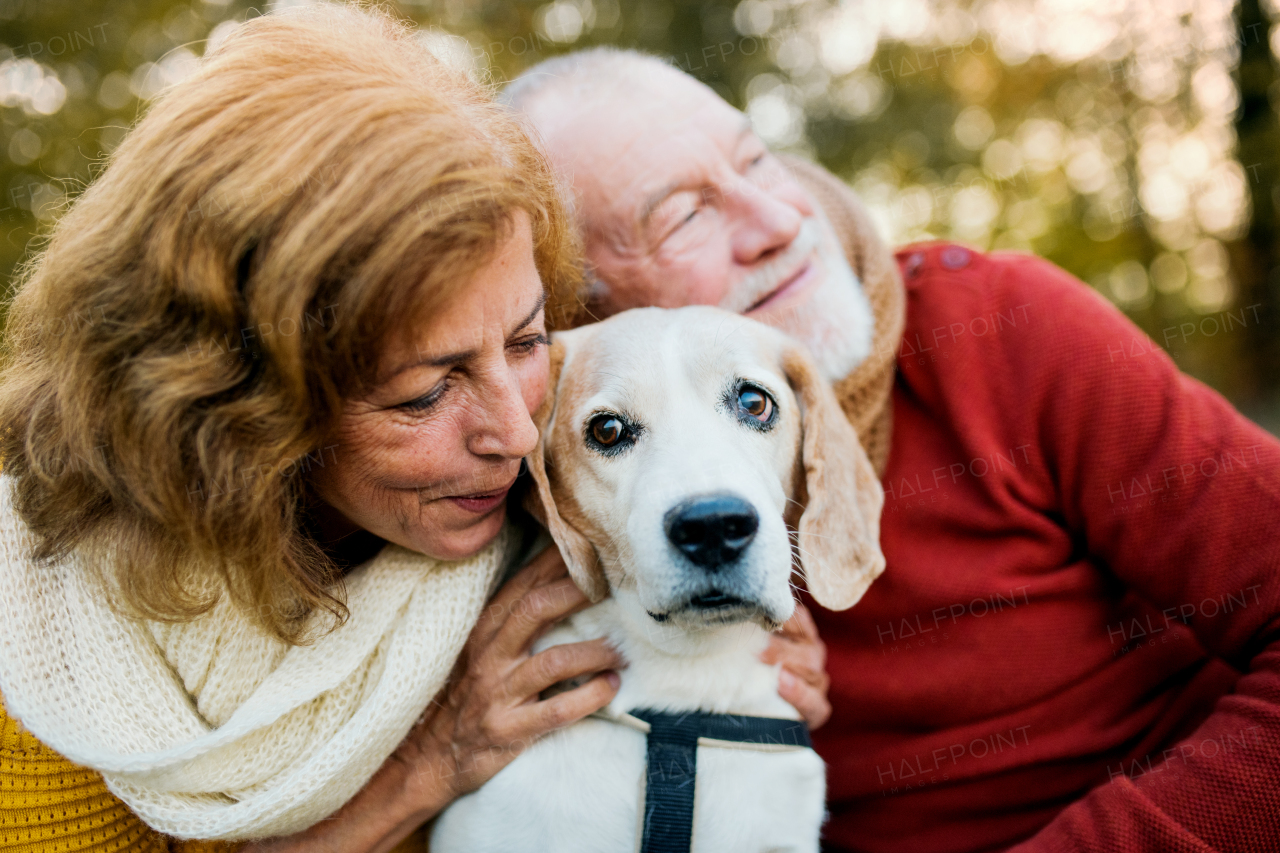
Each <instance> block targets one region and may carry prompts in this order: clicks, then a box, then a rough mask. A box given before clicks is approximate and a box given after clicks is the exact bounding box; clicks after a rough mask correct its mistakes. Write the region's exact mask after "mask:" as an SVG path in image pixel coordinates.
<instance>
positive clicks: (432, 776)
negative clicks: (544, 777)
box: [392, 546, 622, 802]
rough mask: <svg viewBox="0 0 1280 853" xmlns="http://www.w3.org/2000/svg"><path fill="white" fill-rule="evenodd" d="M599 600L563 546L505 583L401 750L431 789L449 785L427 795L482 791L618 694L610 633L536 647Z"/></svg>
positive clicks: (617, 663) (401, 755)
mask: <svg viewBox="0 0 1280 853" xmlns="http://www.w3.org/2000/svg"><path fill="white" fill-rule="evenodd" d="M589 603H590V602H589V601H588V600H587V598H586V596H584V595H583V594H582V592H581V591H580V590H579V589H578V588H577V586H575V585H574V583H573V581H572V580H570V579H569V576H568V572H567V570H566V569H565V565H564V561H563V560H562V559H561V557H560V552H559V551H558V550H556V548H555V547H554V546H552V547H550V548H547V549H546V550H545V551H543V552H542V553H541V554H539V555H538V556H537V557H535V558H534V559H533V561H532V562H530V564H529V565H528V566H526V567H525V568H524V569H523V570H522V571H521V572H520V574H518V575H516V576H515V577H514V578H512V579H511V580H510V581H509V582H508V583H507V584H506V585H505V586H504V587H503V588H502V589H501V590H500V591H499V592H498V594H497V595H496V596H495V597H494V599H493V601H491V602H490V603H489V605H488V607H486V608H485V611H484V613H483V614H482V615H481V617H480V621H479V622H477V623H476V626H475V628H474V629H473V630H472V632H471V637H470V639H469V640H468V641H467V645H466V647H465V648H464V649H463V651H462V655H461V656H460V657H459V659H458V664H457V667H456V668H455V670H454V675H453V677H451V678H450V680H449V685H448V687H447V688H446V690H445V691H444V695H443V696H442V697H441V699H440V700H439V701H438V702H437V703H435V704H433V705H432V706H431V707H430V708H428V709H427V712H426V714H425V715H424V716H423V719H422V721H421V722H420V723H419V724H418V725H417V726H416V727H415V728H414V730H413V731H412V732H410V734H409V736H408V737H407V738H406V739H405V742H404V743H403V744H402V745H401V747H400V749H398V750H397V751H396V753H395V754H394V755H393V756H392V758H393V759H398V760H400V761H403V762H405V763H406V765H408V766H409V767H412V768H414V770H415V772H416V773H418V774H420V775H421V774H424V773H425V774H427V776H426V778H424V779H423V780H422V781H423V783H424V784H425V786H426V788H428V789H431V788H435V789H440V790H439V791H433V790H428V791H424V793H423V796H424V798H425V799H428V800H429V799H431V798H432V797H439V796H440V794H441V792H442V793H443V795H444V796H445V797H446V798H447V799H446V802H448V801H452V800H453V799H454V798H455V797H458V796H461V795H462V794H465V793H468V792H470V791H474V790H475V789H476V788H478V787H480V786H481V785H482V784H484V783H485V782H486V781H488V780H489V778H490V777H492V776H493V775H494V774H495V773H497V772H498V771H499V770H501V769H502V768H503V767H505V766H506V765H507V764H509V763H510V762H511V761H512V760H513V759H514V758H515V757H516V756H517V755H519V754H520V753H521V752H522V751H523V750H524V749H525V748H526V747H528V746H529V745H530V744H532V743H533V742H534V741H536V740H537V739H538V738H539V737H541V736H542V735H544V734H546V733H547V732H549V731H551V730H553V729H557V728H560V727H561V726H566V725H568V724H569V723H572V722H575V721H576V720H580V719H582V718H583V717H585V716H587V715H588V714H590V713H592V712H594V711H598V710H599V709H600V708H603V707H604V706H605V705H607V704H608V703H609V700H611V699H612V698H613V697H614V695H615V694H616V693H617V692H618V684H619V680H618V675H617V673H615V672H611V671H608V670H612V669H615V668H617V667H619V666H621V665H622V659H621V658H620V657H619V656H618V653H617V652H616V651H614V650H613V648H611V647H610V646H608V645H606V644H605V642H604V640H590V641H587V642H581V643H571V644H568V645H563V646H554V647H552V648H549V649H545V650H544V651H542V652H539V653H538V654H536V655H533V656H532V657H530V656H529V647H530V646H532V645H533V643H534V641H535V640H536V639H537V638H538V637H539V636H541V635H542V634H543V633H544V632H545V631H546V630H547V629H548V628H549V627H551V626H552V625H554V624H555V623H556V622H559V621H560V620H561V619H564V618H565V617H566V616H568V615H570V614H571V613H574V612H576V611H578V610H581V609H582V608H583V607H585V606H587V605H588V604H589ZM593 673H599V674H598V675H595V676H594V677H592V678H590V679H589V680H588V681H586V683H584V684H582V685H581V686H578V687H575V688H573V689H571V690H566V691H564V692H562V693H558V694H556V695H555V696H552V697H550V698H548V699H539V694H541V693H542V692H543V691H544V690H546V689H547V688H549V687H551V686H552V685H554V684H557V683H559V682H561V681H565V680H567V679H572V678H578V677H581V676H588V675H591V674H593ZM437 780H438V782H437ZM440 783H443V784H440Z"/></svg>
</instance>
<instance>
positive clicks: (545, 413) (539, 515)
mask: <svg viewBox="0 0 1280 853" xmlns="http://www.w3.org/2000/svg"><path fill="white" fill-rule="evenodd" d="M549 352H550V355H551V378H550V381H548V383H547V396H546V398H545V399H544V400H543V401H542V405H541V406H539V407H538V411H536V412H535V413H534V415H533V422H534V423H535V424H537V427H538V446H537V447H535V448H534V450H533V453H531V454H530V455H529V456H527V457H526V458H525V464H526V465H528V467H529V474H530V475H532V477H533V483H534V486H535V488H534V489H532V490H531V491H530V492H529V494H528V495H527V497H526V498H525V509H526V510H527V511H528V512H529V514H530V515H532V516H533V517H534V518H536V519H537V520H538V521H540V522H541V523H542V524H543V526H545V527H546V528H547V530H548V532H550V533H551V538H552V539H553V540H555V543H556V546H557V547H558V548H559V549H560V554H561V556H563V557H564V562H565V565H567V566H568V567H569V576H570V577H571V578H573V582H574V583H576V584H577V585H578V588H579V589H581V590H582V591H583V593H585V594H586V596H587V598H590V599H591V600H592V601H599V600H600V599H602V598H604V597H605V594H606V593H607V592H608V591H609V584H608V581H606V580H605V577H604V572H603V571H602V570H601V567H600V558H599V555H597V554H596V549H595V546H593V545H592V544H591V543H590V542H588V541H587V537H585V536H583V535H582V533H581V532H580V531H579V530H578V529H577V528H576V527H574V526H573V525H571V524H569V523H568V522H566V521H565V520H564V518H563V517H561V515H560V511H559V510H558V509H557V508H556V500H555V495H556V493H557V492H559V493H561V494H562V495H564V494H565V489H564V488H563V486H562V483H561V477H560V476H559V474H560V473H561V472H559V471H557V469H556V460H555V459H554V458H553V457H552V455H551V454H550V453H549V452H548V448H549V447H550V446H551V444H552V441H551V433H552V432H553V431H554V426H555V411H556V397H557V395H558V391H559V388H560V374H561V372H562V371H563V369H564V362H565V347H564V342H563V341H561V340H557V339H556V337H555V336H553V337H552V340H551V346H550V347H549ZM566 498H567V496H566Z"/></svg>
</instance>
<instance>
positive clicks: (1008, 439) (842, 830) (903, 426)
mask: <svg viewBox="0 0 1280 853" xmlns="http://www.w3.org/2000/svg"><path fill="white" fill-rule="evenodd" d="M898 259H899V263H900V264H901V265H902V269H903V277H904V280H905V282H906V287H907V325H906V333H905V335H904V337H903V341H902V345H901V351H900V352H899V354H898V374H897V381H896V385H895V387H894V391H893V418H894V421H893V439H892V441H893V443H892V448H891V451H890V457H889V464H888V470H887V472H886V474H885V478H884V487H885V493H886V494H885V509H884V517H883V521H882V542H883V547H884V553H885V556H886V558H887V561H888V568H887V569H886V570H885V573H884V575H883V576H882V577H881V578H880V579H879V580H877V581H876V582H875V583H874V584H873V585H872V587H871V589H870V591H869V592H868V593H867V595H866V597H865V598H864V599H863V600H862V601H861V602H860V603H859V604H858V605H857V606H856V607H854V608H853V609H852V610H849V611H846V612H843V613H833V612H830V611H824V610H822V609H821V608H820V607H817V606H816V605H815V604H814V603H813V602H812V600H809V601H807V603H808V605H809V606H810V607H811V608H812V609H813V610H814V613H815V617H816V619H817V623H818V628H819V631H820V632H821V634H822V637H823V639H824V640H825V641H826V643H827V647H828V652H829V660H828V669H829V671H830V675H831V703H832V706H833V708H834V713H833V715H832V718H831V721H830V722H829V723H827V725H826V726H824V727H823V728H821V729H819V730H818V731H817V732H815V733H814V735H815V737H814V740H815V744H816V747H817V749H818V751H819V752H820V753H821V755H822V757H823V758H824V759H826V761H827V763H828V784H829V796H830V809H831V820H830V822H829V823H828V824H827V827H826V829H825V831H824V836H825V838H826V842H825V843H826V845H827V847H826V848H824V849H827V850H858V851H893V853H913V851H921V853H924V851H929V853H934V851H939V853H940V851H979V850H1003V849H1006V848H1008V847H1010V846H1011V845H1014V844H1016V843H1017V842H1024V843H1023V844H1021V845H1019V846H1018V847H1017V851H1018V853H1032V851H1036V853H1040V851H1067V850H1072V851H1076V850H1080V851H1083V850H1089V851H1152V853H1155V852H1156V851H1160V853H1169V851H1183V850H1186V851H1209V850H1215V851H1264V850H1280V536H1278V535H1277V533H1278V532H1280V443H1278V442H1277V441H1276V439H1275V438H1273V437H1272V436H1270V435H1269V434H1267V433H1266V432H1264V431H1263V430H1261V429H1259V428H1258V427H1256V426H1255V425H1253V424H1252V423H1250V422H1249V421H1247V420H1246V419H1245V418H1244V417H1242V416H1241V415H1240V414H1239V413H1237V412H1236V411H1235V410H1234V409H1233V408H1232V407H1231V406H1230V405H1229V404H1228V403H1227V402H1226V401H1225V400H1223V399H1222V398H1221V397H1220V396H1219V395H1218V394H1216V393H1215V392H1213V391H1212V390H1210V389H1209V388H1206V387H1205V386H1204V385H1202V384H1200V383H1198V382H1196V381H1195V380H1192V379H1190V378H1188V377H1187V376H1184V375H1183V374H1182V373H1180V372H1179V371H1178V370H1177V368H1175V367H1174V365H1173V364H1172V362H1171V361H1170V360H1169V358H1168V357H1167V356H1166V355H1165V354H1164V352H1163V351H1161V349H1160V347H1159V346H1157V345H1156V344H1154V343H1153V342H1152V341H1151V340H1150V339H1149V338H1147V337H1146V336H1145V335H1144V334H1143V333H1142V332H1141V331H1139V330H1138V329H1137V328H1136V327H1135V326H1134V325H1133V324H1131V323H1130V322H1129V321H1128V320H1127V319H1125V317H1124V316H1123V315H1122V314H1120V312H1118V311H1116V310H1115V309H1114V308H1112V307H1111V306H1110V305H1109V304H1107V303H1106V302H1105V301H1104V300H1103V299H1101V298H1100V297H1099V296H1097V295H1096V294H1095V293H1093V292H1092V291H1091V290H1090V289H1089V288H1087V287H1086V286H1084V285H1083V284H1081V283H1080V282H1079V281H1077V280H1076V279H1074V278H1072V277H1071V276H1070V275H1068V274H1067V273H1065V272H1063V271H1062V270H1060V269H1058V268H1056V267H1054V266H1053V265H1051V264H1049V263H1047V262H1045V261H1043V260H1039V259H1036V258H1033V257H1027V256H1021V255H1002V254H995V255H981V254H978V253H973V252H970V251H968V250H966V249H962V248H960V247H958V246H954V245H938V244H934V245H928V246H918V247H911V248H908V249H904V250H903V251H902V252H901V253H899V255H898ZM1216 322H1217V323H1218V334H1231V333H1232V332H1231V331H1230V330H1228V328H1227V327H1228V325H1229V326H1230V329H1233V330H1235V333H1239V328H1240V327H1241V326H1242V325H1244V324H1246V323H1252V322H1256V318H1254V317H1252V316H1251V315H1248V314H1247V312H1245V313H1240V312H1236V313H1233V314H1231V315H1230V316H1227V315H1218V316H1217V317H1216ZM1211 325H1212V324H1211V323H1209V322H1208V321H1206V322H1205V323H1204V324H1202V325H1200V326H1198V327H1197V328H1196V330H1195V332H1194V333H1195V334H1209V333H1211V332H1213V329H1212V328H1211ZM1178 333H1179V334H1181V333H1182V331H1181V330H1179V332H1178Z"/></svg>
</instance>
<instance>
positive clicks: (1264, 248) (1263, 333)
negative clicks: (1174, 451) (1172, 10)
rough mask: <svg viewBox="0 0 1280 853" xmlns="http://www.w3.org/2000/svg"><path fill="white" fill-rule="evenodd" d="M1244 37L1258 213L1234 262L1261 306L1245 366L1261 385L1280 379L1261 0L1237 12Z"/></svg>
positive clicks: (1244, 122) (1249, 165)
mask: <svg viewBox="0 0 1280 853" xmlns="http://www.w3.org/2000/svg"><path fill="white" fill-rule="evenodd" d="M1236 16H1237V21H1238V30H1239V32H1240V37H1241V52H1240V64H1239V66H1238V67H1237V70H1236V78H1237V80H1238V85H1239V87H1240V109H1239V111H1238V112H1237V113H1236V135H1237V137H1238V139H1239V141H1240V142H1239V144H1240V149H1239V150H1240V153H1239V157H1240V162H1241V163H1242V164H1243V165H1244V167H1245V170H1246V172H1247V173H1248V175H1249V196H1250V200H1251V207H1252V214H1253V215H1252V217H1251V219H1250V221H1249V231H1248V233H1247V234H1246V236H1245V238H1244V239H1243V240H1241V241H1240V242H1239V243H1238V244H1236V246H1235V247H1233V248H1235V249H1236V251H1235V252H1233V260H1234V261H1235V262H1236V265H1237V268H1238V269H1239V270H1240V280H1241V300H1240V301H1241V303H1242V304H1245V305H1258V306H1261V307H1260V309H1259V315H1260V317H1261V321H1260V322H1258V323H1255V324H1254V325H1253V326H1251V327H1249V329H1248V334H1247V335H1246V337H1245V340H1246V342H1247V351H1246V354H1245V361H1244V365H1242V366H1247V367H1248V368H1251V369H1252V370H1251V372H1252V376H1251V377H1250V378H1251V379H1252V381H1253V383H1254V385H1255V387H1267V386H1270V387H1275V385H1276V384H1277V382H1280V334H1277V332H1276V323H1277V318H1280V221H1278V219H1277V207H1280V156H1278V152H1280V122H1277V120H1276V110H1275V107H1274V104H1275V102H1276V100H1277V99H1280V78H1278V77H1277V74H1276V60H1275V55H1274V54H1273V52H1272V48H1271V43H1272V41H1271V40H1272V35H1273V34H1272V26H1271V21H1270V20H1269V19H1268V18H1267V16H1266V14H1264V12H1263V9H1262V4H1261V3H1260V2H1259V0H1241V2H1240V4H1239V7H1238V8H1237V11H1236Z"/></svg>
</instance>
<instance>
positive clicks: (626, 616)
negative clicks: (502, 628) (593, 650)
mask: <svg viewBox="0 0 1280 853" xmlns="http://www.w3.org/2000/svg"><path fill="white" fill-rule="evenodd" d="M628 609H629V608H627V607H626V606H625V605H623V604H620V603H619V602H618V601H617V600H615V599H613V598H609V599H606V600H604V601H602V602H601V603H600V604H597V605H595V606H594V607H591V608H589V609H587V610H584V611H582V612H581V613H579V614H577V615H576V616H574V617H573V618H572V619H570V620H568V621H567V622H566V623H565V624H563V625H562V626H560V627H558V628H557V629H556V630H555V631H553V632H551V633H549V634H548V635H547V636H546V637H544V638H543V639H542V640H541V641H539V643H538V646H537V649H542V648H546V647H548V646H552V645H557V644H560V643H569V642H576V641H578V640H584V639H591V638H594V637H599V636H608V637H609V638H610V639H611V640H612V641H613V642H614V643H615V644H616V645H617V646H618V648H619V649H620V650H621V651H622V652H623V653H624V655H625V656H626V657H627V659H628V660H629V662H630V665H629V666H628V668H627V669H626V670H624V671H623V672H622V687H621V689H620V690H619V691H618V695H617V696H616V697H615V698H614V701H613V702H612V703H610V705H609V708H610V709H611V710H613V711H616V712H619V713H620V712H624V711H628V710H631V709H633V708H654V709H658V710H669V711H682V710H694V709H701V710H706V711H713V712H716V713H734V714H748V715H752V716H761V717H785V718H789V719H796V718H797V714H796V712H795V709H794V708H792V707H791V706H790V705H789V704H787V703H786V702H785V701H784V700H783V699H781V698H780V697H779V696H778V694H777V688H776V685H777V677H778V671H777V667H776V666H769V665H766V664H764V663H762V662H760V661H759V659H757V657H756V654H757V653H758V652H759V651H760V650H761V649H763V648H764V646H765V644H766V643H767V641H768V635H767V634H766V633H765V632H764V631H763V630H762V629H761V628H759V627H758V626H756V625H754V624H750V623H747V624H738V625H731V626H726V627H724V628H719V629H716V630H714V631H709V632H707V633H706V635H704V636H699V637H690V636H689V635H687V634H686V633H685V632H683V631H674V630H672V631H666V630H664V629H663V628H662V627H661V626H660V625H657V624H656V623H652V620H649V621H650V623H651V624H653V627H652V629H649V628H648V626H644V623H643V622H640V621H639V620H637V619H635V618H634V615H633V614H630V613H627V612H626V611H627V610H628ZM646 618H647V617H646ZM637 628H641V629H642V630H640V631H637ZM645 766H646V751H645V735H644V734H643V733H642V732H640V731H637V730H635V729H633V728H629V727H627V726H625V725H621V724H619V723H616V722H611V721H608V720H601V719H597V718H587V719H585V720H582V721H580V722H578V723H575V724H574V725H572V726H569V727H567V728H564V729H561V730H559V731H556V732H553V733H552V734H550V735H548V736H547V737H545V738H543V739H542V740H540V741H538V742H537V743H535V744H534V745H532V746H531V747H529V749H528V750H526V751H525V752H524V753H523V754H521V755H520V757H519V758H517V759H516V760H515V761H513V762H512V763H511V764H510V765H508V766H507V767H505V768H504V769H503V770H502V771H501V772H499V773H498V774H497V775H496V776H495V777H494V778H493V779H491V780H490V781H489V782H487V783H486V784H485V785H484V786H483V787H481V788H480V790H478V791H476V792H475V793H472V794H469V795H467V796H465V797H462V798H460V799H458V800H457V801H456V802H455V803H454V804H453V805H452V806H450V807H449V809H448V810H446V811H445V812H444V813H443V814H442V815H441V816H440V818H439V819H438V820H437V822H436V825H435V828H434V831H433V833H432V836H431V850H432V853H463V851H466V853H486V851H492V853H499V851H501V853H522V852H523V853H553V852H554V853H579V852H580V853H633V851H636V850H638V849H639V845H640V838H641V826H640V813H641V812H640V809H641V806H642V803H643V801H644V779H645ZM824 793H825V777H824V769H823V764H822V760H821V759H820V758H818V756H817V754H816V753H814V752H813V751H812V750H809V749H795V750H788V751H782V752H763V751H760V750H757V749H752V748H725V747H711V746H700V747H699V748H698V755H697V783H696V788H695V793H694V827H693V846H692V849H693V851H694V853H721V851H723V853H728V851H734V853H773V852H774V851H777V853H781V851H789V853H790V851H795V853H801V851H805V853H809V851H816V850H817V849H818V833H819V830H820V828H821V825H822V817H823V797H824Z"/></svg>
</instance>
